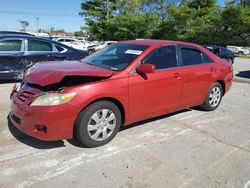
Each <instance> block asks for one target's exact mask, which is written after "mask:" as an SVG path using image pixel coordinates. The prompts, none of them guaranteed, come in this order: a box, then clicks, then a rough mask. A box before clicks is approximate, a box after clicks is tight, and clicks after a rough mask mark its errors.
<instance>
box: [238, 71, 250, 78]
mask: <svg viewBox="0 0 250 188" xmlns="http://www.w3.org/2000/svg"><path fill="white" fill-rule="evenodd" d="M235 76H238V77H241V78H249V79H250V70H246V71H240V72H239V73H238V74H236V75H235Z"/></svg>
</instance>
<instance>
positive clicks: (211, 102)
mask: <svg viewBox="0 0 250 188" xmlns="http://www.w3.org/2000/svg"><path fill="white" fill-rule="evenodd" d="M222 96H223V88H222V86H221V84H220V83H218V82H215V83H213V84H212V86H211V87H210V88H209V90H208V93H207V95H206V98H205V101H204V103H203V104H202V105H201V106H200V108H201V109H203V110H205V111H213V110H215V109H216V108H218V106H219V105H220V103H221V99H222Z"/></svg>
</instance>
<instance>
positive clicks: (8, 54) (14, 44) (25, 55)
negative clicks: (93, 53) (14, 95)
mask: <svg viewBox="0 0 250 188" xmlns="http://www.w3.org/2000/svg"><path fill="white" fill-rule="evenodd" d="M86 55H88V52H87V51H80V50H75V49H73V48H70V47H68V46H66V45H63V44H60V43H58V42H55V41H51V40H49V39H43V38H39V37H35V36H30V35H12V34H2V35H0V80H20V79H22V77H23V74H24V72H25V70H26V69H27V68H29V67H31V66H32V65H34V64H35V63H36V62H39V61H55V60H56V61H59V60H78V59H82V58H83V57H85V56H86Z"/></svg>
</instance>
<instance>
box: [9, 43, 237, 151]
mask: <svg viewBox="0 0 250 188" xmlns="http://www.w3.org/2000/svg"><path fill="white" fill-rule="evenodd" d="M232 79H233V74H232V69H231V66H230V65H229V64H228V63H227V62H226V61H225V60H222V59H220V58H219V57H217V56H216V55H214V54H213V53H211V52H209V51H208V50H206V49H205V48H203V47H201V46H199V45H195V44H191V43H185V42H175V41H160V40H138V41H123V42H119V43H116V44H113V45H110V46H108V47H106V48H105V49H103V50H100V51H98V52H96V53H94V54H92V55H90V56H88V57H87V58H85V59H84V60H82V61H76V62H74V63H72V62H71V63H68V62H67V61H65V62H59V63H53V64H50V63H49V62H43V63H39V64H36V65H35V66H34V67H32V68H31V69H30V70H28V71H27V73H26V76H25V79H24V81H23V82H22V84H21V85H20V86H15V87H14V88H13V91H12V93H11V101H12V102H11V110H12V111H11V113H10V114H9V119H10V120H11V122H12V123H13V124H14V125H15V126H16V127H17V128H18V129H20V130H21V131H22V132H24V133H26V134H28V135H30V136H32V137H35V138H38V139H41V140H62V139H71V138H73V137H74V136H76V138H77V139H79V141H81V142H82V143H83V144H84V145H85V146H87V147H97V146H100V145H104V144H106V143H108V142H109V141H110V140H112V139H113V138H114V136H115V135H116V134H117V132H118V130H119V128H120V126H125V125H129V124H131V123H133V122H137V121H140V120H143V119H148V118H152V117H155V116H159V115H163V114H167V113H170V112H174V111H177V110H180V109H184V108H187V107H192V106H200V107H201V108H202V109H204V110H207V111H212V110H215V109H216V108H217V107H218V106H219V104H220V102H221V99H222V97H223V95H224V94H225V93H226V92H227V91H228V90H229V89H230V87H231V85H232Z"/></svg>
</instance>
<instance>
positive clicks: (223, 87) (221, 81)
mask: <svg viewBox="0 0 250 188" xmlns="http://www.w3.org/2000/svg"><path fill="white" fill-rule="evenodd" d="M215 82H218V83H219V84H220V85H221V87H222V89H223V95H224V94H225V90H226V85H225V82H224V81H223V80H216V81H215Z"/></svg>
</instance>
